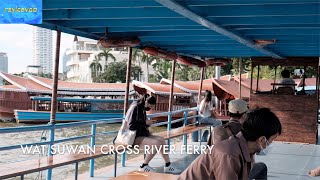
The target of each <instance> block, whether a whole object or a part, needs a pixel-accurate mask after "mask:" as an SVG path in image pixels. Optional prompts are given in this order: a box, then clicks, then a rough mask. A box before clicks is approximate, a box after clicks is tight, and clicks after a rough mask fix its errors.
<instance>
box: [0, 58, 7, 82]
mask: <svg viewBox="0 0 320 180" xmlns="http://www.w3.org/2000/svg"><path fill="white" fill-rule="evenodd" d="M0 72H5V73H7V72H8V56H7V53H4V52H0ZM0 85H3V79H2V78H1V77H0Z"/></svg>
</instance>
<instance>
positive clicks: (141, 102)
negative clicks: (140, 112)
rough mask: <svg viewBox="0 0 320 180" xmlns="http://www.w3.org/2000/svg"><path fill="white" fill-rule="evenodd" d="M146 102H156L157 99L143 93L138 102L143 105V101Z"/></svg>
mask: <svg viewBox="0 0 320 180" xmlns="http://www.w3.org/2000/svg"><path fill="white" fill-rule="evenodd" d="M146 101H147V102H148V103H149V104H156V103H157V99H156V98H155V97H154V96H151V95H150V94H143V95H142V96H141V98H140V99H138V101H137V102H138V104H141V105H144V104H145V102H146Z"/></svg>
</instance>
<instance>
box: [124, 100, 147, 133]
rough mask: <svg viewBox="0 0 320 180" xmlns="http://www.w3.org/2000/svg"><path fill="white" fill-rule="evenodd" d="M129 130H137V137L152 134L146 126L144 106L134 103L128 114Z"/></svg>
mask: <svg viewBox="0 0 320 180" xmlns="http://www.w3.org/2000/svg"><path fill="white" fill-rule="evenodd" d="M126 119H127V121H128V125H129V129H130V130H136V131H137V133H136V137H139V136H149V135H151V133H150V132H149V130H148V125H147V124H146V120H147V115H146V111H145V109H144V104H141V103H137V102H133V103H132V105H131V106H130V108H129V109H128V112H127V114H126Z"/></svg>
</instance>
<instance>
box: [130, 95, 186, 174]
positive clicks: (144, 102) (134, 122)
mask: <svg viewBox="0 0 320 180" xmlns="http://www.w3.org/2000/svg"><path fill="white" fill-rule="evenodd" d="M155 104H156V98H155V97H153V96H150V95H149V94H145V95H144V96H143V97H142V98H141V99H139V100H138V101H136V102H133V103H132V104H131V106H130V108H129V109H128V112H127V114H126V116H131V118H127V119H130V120H129V121H128V124H129V129H130V130H133V131H134V130H136V137H135V140H134V143H133V145H138V146H139V147H145V146H149V147H150V149H151V147H155V146H156V147H157V148H158V149H159V148H163V145H166V142H165V140H164V138H163V137H161V136H154V135H152V134H151V133H150V131H149V130H148V127H149V125H148V124H147V116H146V111H150V110H151V109H152V108H154V106H155ZM148 123H149V122H148ZM160 152H161V156H162V158H163V159H164V161H165V166H164V172H165V173H174V174H175V173H180V172H181V170H179V169H177V168H175V167H174V166H173V165H172V164H171V162H170V158H169V155H168V154H164V153H163V150H162V149H161V151H160ZM156 153H157V151H155V150H154V151H151V150H150V153H147V154H146V157H145V159H144V162H143V164H142V165H141V166H140V168H139V171H144V172H154V171H155V170H154V169H153V168H152V167H150V166H149V165H148V164H149V162H150V161H151V159H152V158H153V157H154V156H155V155H156Z"/></svg>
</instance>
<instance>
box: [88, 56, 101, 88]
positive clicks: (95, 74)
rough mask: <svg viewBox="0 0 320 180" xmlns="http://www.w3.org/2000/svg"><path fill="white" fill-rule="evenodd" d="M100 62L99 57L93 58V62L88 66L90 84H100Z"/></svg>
mask: <svg viewBox="0 0 320 180" xmlns="http://www.w3.org/2000/svg"><path fill="white" fill-rule="evenodd" d="M100 61H101V59H100V57H99V56H95V57H94V60H93V62H92V63H91V64H90V66H89V67H90V69H91V78H92V82H94V83H96V82H101V80H100V74H101V71H102V66H101V64H100Z"/></svg>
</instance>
